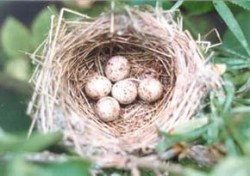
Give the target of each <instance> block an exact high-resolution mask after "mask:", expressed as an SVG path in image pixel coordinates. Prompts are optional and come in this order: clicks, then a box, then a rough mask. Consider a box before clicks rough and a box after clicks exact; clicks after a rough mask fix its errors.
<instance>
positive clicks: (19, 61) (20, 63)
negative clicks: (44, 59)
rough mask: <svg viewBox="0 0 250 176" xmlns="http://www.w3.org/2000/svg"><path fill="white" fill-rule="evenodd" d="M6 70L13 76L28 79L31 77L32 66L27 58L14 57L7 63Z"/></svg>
mask: <svg viewBox="0 0 250 176" xmlns="http://www.w3.org/2000/svg"><path fill="white" fill-rule="evenodd" d="M4 71H5V72H6V73H7V74H8V75H10V76H12V77H13V78H16V79H18V80H23V81H27V80H28V79H29V78H30V71H31V66H30V63H29V60H28V59H26V58H14V59H11V60H8V61H7V62H6V63H5V65H4Z"/></svg>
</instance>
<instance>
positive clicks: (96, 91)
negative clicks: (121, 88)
mask: <svg viewBox="0 0 250 176" xmlns="http://www.w3.org/2000/svg"><path fill="white" fill-rule="evenodd" d="M111 88H112V84H111V82H110V80H109V79H107V78H106V77H104V76H101V75H95V76H93V77H91V78H89V79H88V81H87V83H86V85H85V92H86V94H87V95H88V96H89V97H90V98H92V99H93V100H98V99H100V98H102V97H105V96H107V95H108V94H109V93H110V92H111Z"/></svg>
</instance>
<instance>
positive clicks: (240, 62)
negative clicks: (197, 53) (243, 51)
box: [214, 57, 250, 71]
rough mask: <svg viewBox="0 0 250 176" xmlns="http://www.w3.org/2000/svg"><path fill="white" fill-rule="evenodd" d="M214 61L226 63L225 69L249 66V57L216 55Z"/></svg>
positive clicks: (238, 68)
mask: <svg viewBox="0 0 250 176" xmlns="http://www.w3.org/2000/svg"><path fill="white" fill-rule="evenodd" d="M214 60H215V63H223V64H226V66H227V70H230V71H231V70H240V69H243V68H249V67H250V59H249V60H246V59H241V58H234V57H233V58H229V57H228V58H227V57H216V58H214Z"/></svg>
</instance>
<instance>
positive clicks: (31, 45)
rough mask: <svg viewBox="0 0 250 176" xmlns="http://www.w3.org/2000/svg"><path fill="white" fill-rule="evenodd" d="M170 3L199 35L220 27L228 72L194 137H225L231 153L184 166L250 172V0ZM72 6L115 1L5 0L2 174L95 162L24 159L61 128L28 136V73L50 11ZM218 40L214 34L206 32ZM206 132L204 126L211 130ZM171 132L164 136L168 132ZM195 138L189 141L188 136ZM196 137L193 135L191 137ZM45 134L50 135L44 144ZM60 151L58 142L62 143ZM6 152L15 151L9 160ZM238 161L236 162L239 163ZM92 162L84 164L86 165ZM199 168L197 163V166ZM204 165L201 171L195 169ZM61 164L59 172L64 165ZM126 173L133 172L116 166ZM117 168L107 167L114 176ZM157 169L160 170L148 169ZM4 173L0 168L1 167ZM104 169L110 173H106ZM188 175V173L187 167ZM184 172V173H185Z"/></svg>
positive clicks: (0, 54)
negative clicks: (212, 162) (209, 163)
mask: <svg viewBox="0 0 250 176" xmlns="http://www.w3.org/2000/svg"><path fill="white" fill-rule="evenodd" d="M158 2H160V5H161V6H162V8H163V9H165V10H168V9H172V10H173V9H176V8H179V9H180V12H181V14H182V15H183V22H184V29H188V30H189V31H190V32H191V34H192V35H193V37H194V38H195V39H197V38H198V35H201V36H202V37H203V36H206V34H207V33H208V32H209V31H211V29H214V28H216V29H217V30H218V32H219V34H220V37H221V39H222V42H223V44H222V45H220V46H219V47H217V48H214V49H213V52H214V53H213V57H212V58H211V60H210V61H211V62H213V63H219V64H225V65H226V72H225V73H224V74H223V76H222V77H223V79H224V81H225V82H224V86H223V91H224V92H225V97H216V96H215V94H214V92H211V93H210V95H209V97H208V98H207V100H206V101H207V105H206V107H205V111H204V112H202V115H203V116H206V117H209V119H210V121H209V124H208V125H206V126H205V127H204V130H203V132H202V133H196V134H198V136H197V135H195V138H201V141H202V142H201V143H202V144H204V145H207V146H210V145H212V144H214V143H218V142H220V143H221V144H223V145H224V146H225V147H226V148H227V151H228V154H227V157H226V159H225V160H224V161H222V162H220V164H219V165H218V166H217V167H212V168H209V169H207V168H206V169H204V168H199V167H197V166H193V165H189V164H187V165H185V164H184V167H187V168H189V169H191V168H192V169H193V170H192V169H191V171H190V170H189V171H190V172H188V174H187V175H228V176H230V175H232V176H233V175H237V174H238V176H247V175H249V173H250V171H249V168H248V165H249V164H250V159H249V156H250V143H249V141H250V107H249V106H250V69H249V68H250V48H249V43H250V32H249V31H250V3H249V1H244V0H242V1H237V0H229V1H226V2H224V1H216V0H214V1H182V0H179V1H168V0H162V1H158ZM115 3H116V6H117V7H119V6H124V5H130V6H135V5H141V6H145V7H146V6H155V4H156V2H155V1H153V0H152V1H146V0H131V1H119V0H116V1H115ZM62 7H67V8H70V9H73V10H76V11H79V12H81V13H86V14H87V15H90V16H97V15H98V14H100V13H101V12H103V11H107V10H108V9H109V7H110V1H92V0H72V1H70V0H61V1H7V0H6V1H0V173H3V175H8V176H14V175H21V176H22V175H48V176H50V175H60V176H61V175H71V174H72V173H73V175H76V176H78V175H79V176H80V175H87V168H88V167H89V166H90V165H89V164H90V163H89V162H87V161H85V160H82V159H79V158H75V157H76V156H75V155H73V156H74V157H73V158H72V155H69V156H68V161H67V162H66V163H52V164H48V163H45V164H43V165H36V164H34V163H30V162H26V160H25V159H24V160H23V159H20V158H22V157H20V156H21V155H22V154H26V153H27V152H28V153H29V152H38V151H43V150H46V149H48V148H49V149H50V150H52V151H54V150H53V149H51V148H50V147H51V146H53V145H55V144H56V143H57V142H58V141H60V139H61V135H60V134H59V133H52V134H48V135H41V134H35V135H34V136H32V138H31V139H29V140H28V141H26V139H25V134H26V133H27V130H28V128H29V125H30V123H31V120H30V118H29V117H28V116H27V115H26V108H27V104H28V101H29V99H30V97H31V95H32V86H31V85H30V84H29V82H28V80H29V78H30V77H31V75H32V71H33V69H34V66H33V65H32V61H31V59H30V58H29V56H28V53H32V52H33V51H34V50H35V49H36V48H37V47H38V46H39V44H40V43H41V42H42V41H43V40H44V39H45V37H46V34H47V32H48V29H49V24H50V16H51V14H58V12H59V11H60V9H61V8H62ZM206 39H208V40H210V41H211V42H212V43H214V44H216V43H218V42H219V41H218V37H217V36H216V35H215V33H212V34H211V35H209V36H208V38H206ZM204 131H205V132H204ZM165 135H166V136H165V137H166V138H167V139H168V140H164V141H163V143H161V147H162V148H163V149H166V148H168V147H169V146H171V145H173V144H174V143H176V142H180V141H183V140H184V141H188V140H190V138H189V137H188V136H185V135H184V136H181V137H180V136H178V137H176V136H174V137H172V136H168V135H167V134H165ZM163 136H164V135H163ZM187 139H188V140H187ZM191 139H193V137H192V138H191ZM39 141H43V142H42V143H41V142H40V143H39ZM56 151H57V152H58V149H56ZM6 153H8V154H11V156H13V158H12V159H6V158H5V157H6ZM232 163H234V164H232ZM83 166H85V167H83ZM197 168H198V169H197ZM196 169H197V170H196ZM59 170H60V171H59ZM115 172H118V173H119V174H120V175H126V174H127V175H129V173H127V172H125V171H124V172H123V171H122V172H121V171H115ZM110 173H112V170H111V171H110V170H109V171H107V173H106V175H110ZM143 174H144V175H153V172H151V171H149V172H146V171H144V172H143ZM0 175H1V174H0ZM103 175H105V172H104V173H103ZM180 175H182V174H180ZM183 175H185V174H184V173H183Z"/></svg>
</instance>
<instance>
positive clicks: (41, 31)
mask: <svg viewBox="0 0 250 176" xmlns="http://www.w3.org/2000/svg"><path fill="white" fill-rule="evenodd" d="M51 10H52V12H55V13H57V12H56V8H55V7H53V6H52V7H50V9H48V8H46V9H44V10H42V11H41V12H39V14H38V15H37V16H36V17H35V20H34V21H33V24H32V27H31V30H32V35H33V41H34V45H35V46H38V45H39V44H41V43H42V42H43V41H44V39H45V37H46V35H47V33H48V31H49V28H50V20H51V19H50V17H51V15H52V12H51Z"/></svg>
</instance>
